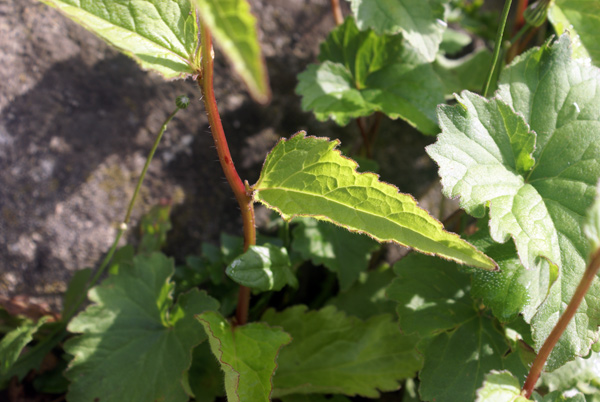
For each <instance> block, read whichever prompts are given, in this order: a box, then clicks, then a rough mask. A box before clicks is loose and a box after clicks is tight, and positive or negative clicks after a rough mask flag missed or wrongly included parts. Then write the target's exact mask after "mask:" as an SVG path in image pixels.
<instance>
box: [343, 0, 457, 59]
mask: <svg viewBox="0 0 600 402" xmlns="http://www.w3.org/2000/svg"><path fill="white" fill-rule="evenodd" d="M447 2H448V0H393V1H388V0H369V1H367V0H350V3H351V8H352V13H353V14H354V16H355V17H356V21H357V24H358V26H359V28H360V29H361V30H364V29H367V28H372V29H374V30H375V31H376V32H377V33H379V34H396V33H400V32H401V33H402V35H403V36H404V37H406V39H407V40H408V42H409V43H410V44H411V45H412V46H413V47H414V48H415V49H417V50H418V51H419V52H420V53H421V54H423V56H424V57H425V58H426V60H427V61H433V59H434V58H435V55H436V54H437V51H438V48H439V46H440V43H441V42H442V36H443V34H444V30H445V29H446V26H447V24H446V22H445V15H444V14H445V10H444V3H447Z"/></svg>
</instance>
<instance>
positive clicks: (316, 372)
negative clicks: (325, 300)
mask: <svg viewBox="0 0 600 402" xmlns="http://www.w3.org/2000/svg"><path fill="white" fill-rule="evenodd" d="M263 320H264V321H266V322H267V323H269V324H270V325H274V326H281V327H282V328H283V329H284V330H285V331H286V332H287V333H289V334H290V335H291V336H292V339H293V341H292V343H291V344H290V345H289V346H286V347H285V348H283V349H282V350H281V352H280V354H279V359H278V364H279V368H278V369H277V372H276V373H275V377H274V378H273V383H274V386H275V389H274V391H273V396H275V397H281V396H284V395H288V394H294V393H337V394H345V395H348V396H354V395H362V396H366V397H369V398H376V397H378V396H379V391H378V390H380V391H393V390H396V389H398V387H399V386H400V384H399V381H401V380H402V379H406V378H411V377H413V376H414V374H415V372H416V371H417V370H418V369H419V367H420V366H421V359H420V356H419V355H418V353H417V352H416V349H415V345H416V341H417V340H416V338H415V337H410V336H405V335H402V334H401V333H400V331H399V329H398V326H397V325H396V324H395V323H394V322H393V321H392V319H391V316H389V315H387V314H385V315H380V316H376V317H373V318H371V319H369V320H368V321H362V320H360V319H358V318H356V317H351V316H347V315H346V314H344V313H343V312H339V311H337V310H336V309H335V308H334V307H332V306H329V307H325V308H323V309H322V310H319V311H309V312H307V311H306V307H305V306H295V307H291V308H289V309H287V310H285V311H283V312H281V313H276V312H275V311H273V310H268V311H267V312H266V313H265V314H264V316H263Z"/></svg>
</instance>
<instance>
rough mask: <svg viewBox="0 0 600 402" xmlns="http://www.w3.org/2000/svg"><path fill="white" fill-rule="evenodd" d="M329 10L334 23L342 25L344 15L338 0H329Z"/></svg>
mask: <svg viewBox="0 0 600 402" xmlns="http://www.w3.org/2000/svg"><path fill="white" fill-rule="evenodd" d="M331 11H332V12H333V19H334V20H335V23H336V25H342V24H343V23H344V16H343V15H342V8H341V7H340V0H331Z"/></svg>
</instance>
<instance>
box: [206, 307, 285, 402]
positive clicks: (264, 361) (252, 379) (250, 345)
mask: <svg viewBox="0 0 600 402" xmlns="http://www.w3.org/2000/svg"><path fill="white" fill-rule="evenodd" d="M198 319H199V320H200V322H201V323H202V325H203V326H204V329H205V330H206V333H207V334H208V340H209V342H210V348H211V349H212V352H213V354H214V355H215V356H216V357H217V359H218V360H219V362H220V363H221V368H222V369H223V371H224V372H225V391H226V392H227V400H228V401H229V402H245V401H252V402H268V401H270V400H271V398H270V397H271V389H272V385H271V377H272V376H273V373H274V372H275V370H276V368H277V363H276V359H277V354H278V352H279V349H280V348H281V347H282V346H283V345H286V344H288V343H289V342H290V341H291V338H290V336H289V335H288V334H286V333H285V332H283V330H281V328H270V327H269V326H267V325H265V324H263V323H251V324H247V325H243V326H235V327H232V326H231V324H229V323H228V322H227V321H226V320H225V319H224V318H223V317H222V316H221V315H220V314H219V313H216V312H212V311H210V312H206V313H204V314H201V315H200V316H199V317H198Z"/></svg>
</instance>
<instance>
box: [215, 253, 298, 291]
mask: <svg viewBox="0 0 600 402" xmlns="http://www.w3.org/2000/svg"><path fill="white" fill-rule="evenodd" d="M225 272H226V273H227V276H229V277H230V278H231V279H233V280H234V281H235V282H237V283H239V284H240V285H243V286H248V287H249V288H252V289H256V290H260V291H262V292H266V291H269V290H281V289H282V288H283V287H284V286H285V285H290V286H292V287H297V286H298V280H297V279H296V276H295V275H294V273H293V272H292V270H291V264H290V258H289V257H288V254H287V250H286V249H285V248H284V247H282V248H279V247H275V246H273V245H272V244H266V245H264V246H250V248H249V249H248V251H246V252H245V253H244V254H242V255H240V256H239V257H238V258H236V259H235V260H233V261H232V262H231V264H229V266H228V267H227V269H226V270H225Z"/></svg>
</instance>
